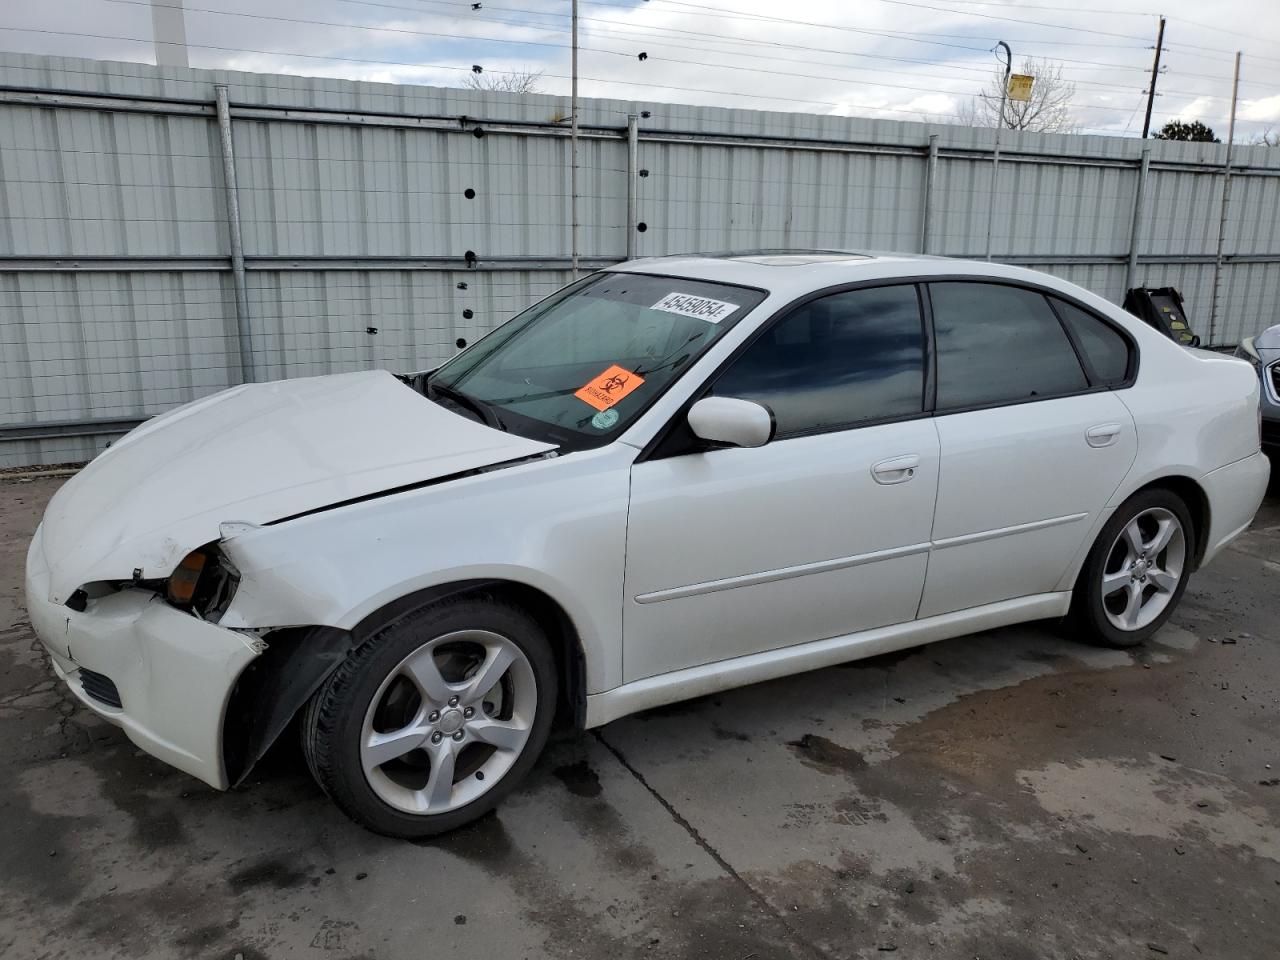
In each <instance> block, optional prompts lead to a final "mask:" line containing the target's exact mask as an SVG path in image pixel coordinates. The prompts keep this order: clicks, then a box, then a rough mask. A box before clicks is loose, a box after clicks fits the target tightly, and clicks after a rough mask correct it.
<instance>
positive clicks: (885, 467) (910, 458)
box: [871, 453, 920, 483]
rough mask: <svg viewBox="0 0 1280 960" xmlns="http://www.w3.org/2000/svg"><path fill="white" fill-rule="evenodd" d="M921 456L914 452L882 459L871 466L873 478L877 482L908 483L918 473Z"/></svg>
mask: <svg viewBox="0 0 1280 960" xmlns="http://www.w3.org/2000/svg"><path fill="white" fill-rule="evenodd" d="M918 466H920V457H919V456H917V455H916V454H914V453H911V454H907V455H906V456H901V457H892V458H890V459H888V460H881V461H880V462H879V463H877V464H875V465H874V466H873V467H872V468H871V479H873V480H874V481H875V482H876V483H906V482H907V481H908V480H910V479H911V478H912V477H914V476H915V475H916V467H918Z"/></svg>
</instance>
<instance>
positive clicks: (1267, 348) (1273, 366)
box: [1236, 324, 1280, 456]
mask: <svg viewBox="0 0 1280 960" xmlns="http://www.w3.org/2000/svg"><path fill="white" fill-rule="evenodd" d="M1236 356H1237V357H1240V358H1241V359H1242V360H1247V361H1249V363H1250V364H1251V365H1252V366H1253V369H1254V370H1256V371H1257V372H1258V377H1259V379H1260V380H1261V381H1262V398H1261V402H1262V446H1263V448H1264V449H1265V450H1267V452H1268V453H1270V454H1271V455H1272V456H1277V455H1280V324H1277V325H1276V326H1274V327H1268V328H1267V329H1266V330H1264V331H1262V333H1260V334H1258V336H1256V337H1248V338H1246V339H1245V340H1244V341H1243V342H1242V343H1241V344H1240V346H1239V347H1237V348H1236Z"/></svg>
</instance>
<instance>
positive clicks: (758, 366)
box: [713, 286, 924, 436]
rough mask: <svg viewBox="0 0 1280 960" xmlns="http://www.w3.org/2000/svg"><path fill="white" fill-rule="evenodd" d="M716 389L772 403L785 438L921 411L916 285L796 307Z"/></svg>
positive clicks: (839, 295) (724, 394)
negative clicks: (789, 435) (791, 435)
mask: <svg viewBox="0 0 1280 960" xmlns="http://www.w3.org/2000/svg"><path fill="white" fill-rule="evenodd" d="M713 392H714V393H715V394H716V395H717V396H722V397H742V398H744V399H747V400H756V401H758V402H760V403H764V404H766V405H767V406H768V407H769V408H770V409H771V410H772V411H773V414H774V416H775V417H776V418H777V421H778V435H779V436H786V435H788V434H797V433H805V432H809V431H814V430H822V429H825V428H832V427H838V426H842V425H846V424H852V423H857V422H859V421H863V420H878V419H882V418H885V417H899V416H904V415H908V414H913V413H919V412H920V411H921V409H922V396H923V393H924V334H923V331H922V327H921V322H920V303H919V298H918V297H917V295H916V290H915V287H912V286H902V287H873V288H870V289H866V290H851V291H848V292H847V293H837V294H833V295H831V296H829V297H823V298H822V299H820V300H815V301H813V302H812V303H808V304H805V305H804V306H802V307H799V308H797V309H796V310H795V311H794V312H792V313H790V314H788V315H787V316H786V317H784V318H782V319H781V320H780V321H778V322H776V323H774V324H773V326H771V327H770V328H769V329H767V330H765V331H764V333H763V334H762V335H761V336H760V337H759V338H758V339H757V340H756V341H755V342H754V343H752V344H751V346H750V347H749V348H748V349H747V351H746V352H745V353H744V354H743V355H742V356H741V357H739V358H738V359H737V360H735V361H734V363H733V365H732V366H731V367H730V368H729V369H728V370H726V371H725V372H724V374H723V375H722V376H721V377H720V379H719V380H718V381H717V383H716V385H715V387H714V390H713Z"/></svg>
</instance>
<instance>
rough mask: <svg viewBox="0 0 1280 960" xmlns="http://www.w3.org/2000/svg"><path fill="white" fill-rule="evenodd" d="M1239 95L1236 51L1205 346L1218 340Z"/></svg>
mask: <svg viewBox="0 0 1280 960" xmlns="http://www.w3.org/2000/svg"><path fill="white" fill-rule="evenodd" d="M1239 97H1240V53H1239V52H1237V53H1236V75H1235V81H1234V82H1233V83H1232V86H1231V124H1230V126H1228V128H1227V156H1226V159H1225V160H1224V161H1223V164H1222V212H1221V214H1220V215H1219V217H1218V248H1217V252H1216V253H1215V254H1214V257H1213V299H1212V300H1210V301H1209V333H1208V339H1207V341H1206V343H1205V346H1210V347H1211V346H1213V345H1214V344H1215V343H1217V342H1218V341H1217V340H1216V339H1215V334H1216V333H1217V331H1218V300H1219V298H1220V296H1221V293H1222V249H1223V247H1224V246H1225V245H1226V242H1227V208H1228V207H1229V206H1230V204H1231V150H1232V148H1233V147H1234V146H1235V140H1236V103H1237V101H1238V100H1239Z"/></svg>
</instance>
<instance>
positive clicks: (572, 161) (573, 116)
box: [569, 0, 578, 280]
mask: <svg viewBox="0 0 1280 960" xmlns="http://www.w3.org/2000/svg"><path fill="white" fill-rule="evenodd" d="M572 58H573V69H572V70H570V73H571V74H572V79H571V80H570V81H569V82H570V86H571V87H572V89H571V91H570V96H569V100H570V107H569V112H570V117H569V122H570V127H569V153H570V157H569V246H570V247H571V248H572V249H571V250H570V259H571V261H572V278H573V279H574V280H577V279H578V0H573V53H572Z"/></svg>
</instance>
